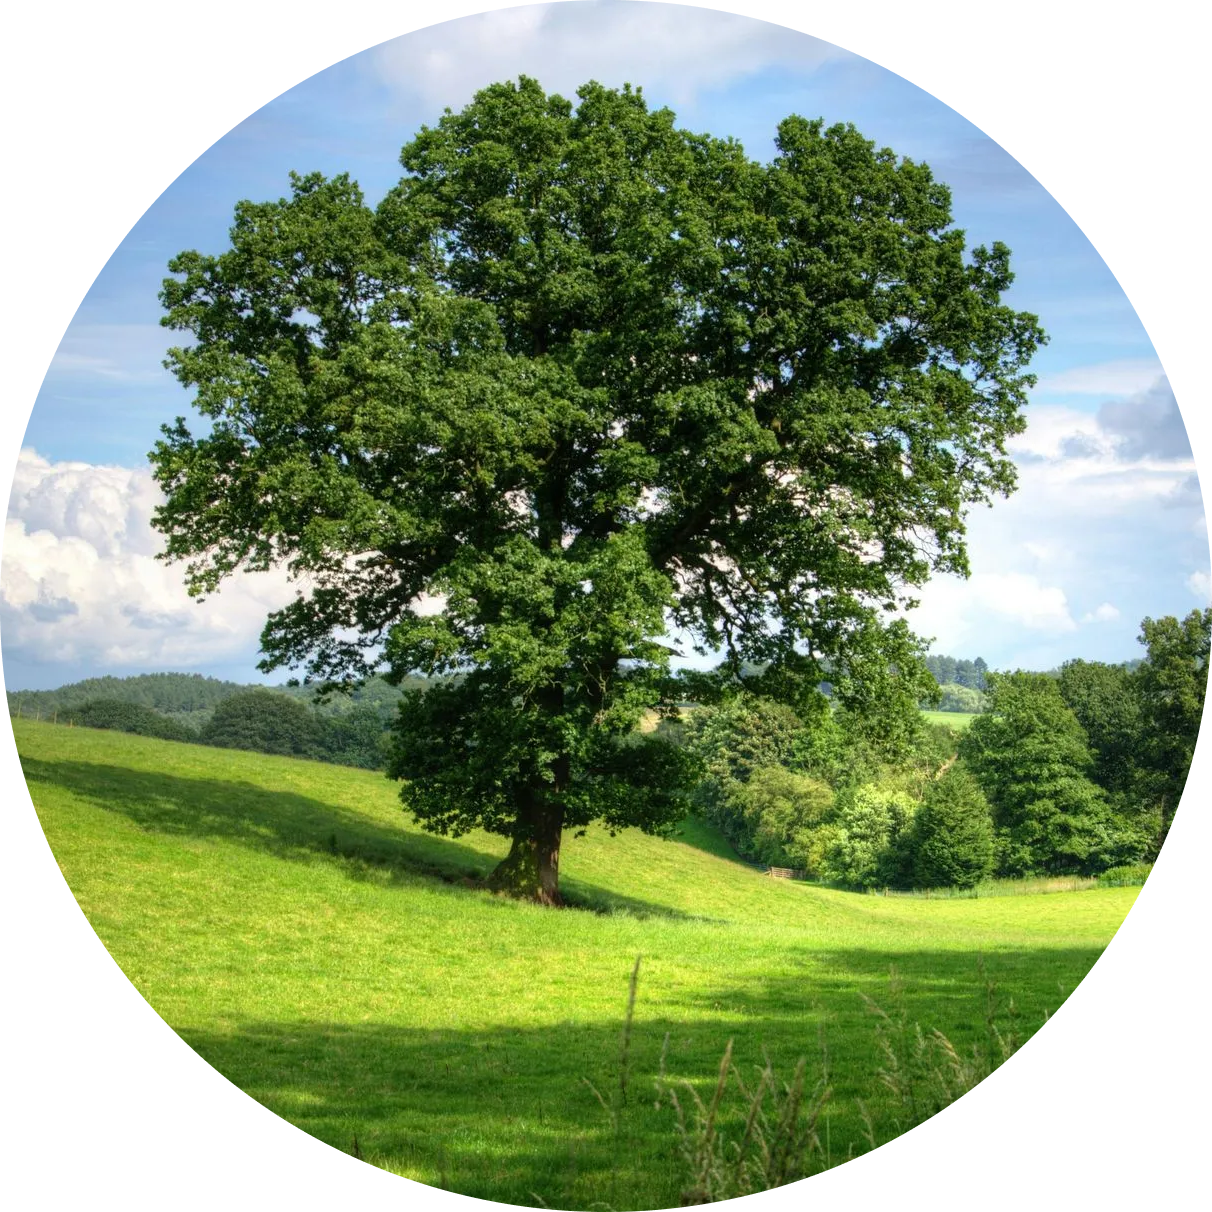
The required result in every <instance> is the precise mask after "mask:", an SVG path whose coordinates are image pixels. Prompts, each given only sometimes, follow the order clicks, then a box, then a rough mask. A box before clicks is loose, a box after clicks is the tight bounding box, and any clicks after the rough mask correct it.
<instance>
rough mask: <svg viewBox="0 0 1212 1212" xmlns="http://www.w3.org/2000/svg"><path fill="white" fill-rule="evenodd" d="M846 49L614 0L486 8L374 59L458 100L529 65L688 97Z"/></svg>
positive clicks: (567, 82)
mask: <svg viewBox="0 0 1212 1212" xmlns="http://www.w3.org/2000/svg"><path fill="white" fill-rule="evenodd" d="M845 55H847V52H846V51H843V50H841V49H840V48H838V47H836V46H833V45H832V44H830V43H828V42H822V41H820V40H819V39H816V38H811V37H808V36H807V35H805V34H799V33H796V32H794V31H792V30H788V29H784V28H782V27H781V26H777V25H770V24H767V23H765V22H761V21H755V20H753V19H752V18H750V17H742V16H737V15H734V14H732V13H720V12H715V11H713V10H710V9H697V8H687V7H684V6H681V5H666V4H648V3H645V4H631V3H618V2H610V3H576V4H572V3H565V4H549V5H547V4H544V5H527V6H525V7H521V8H508V9H499V10H497V11H495V12H490V13H480V14H478V15H477V16H474V17H466V18H463V19H462V20H458V21H451V22H447V23H444V24H442V25H435V26H430V27H429V28H428V29H423V30H418V31H417V32H415V33H412V34H407V35H405V36H404V37H402V38H396V39H393V40H392V41H390V42H385V43H383V44H382V45H381V46H379V47H376V48H375V49H374V50H373V51H372V52H371V53H370V54H369V55H368V56H367V60H368V62H369V63H370V64H371V65H372V66H373V70H374V71H376V73H377V74H378V75H379V76H380V77H381V78H382V79H383V80H385V81H386V82H387V83H388V84H389V85H391V86H392V87H393V88H394V89H395V90H396V91H397V92H399V93H402V94H405V95H408V96H411V97H415V98H418V99H420V100H422V101H424V102H425V103H426V104H427V105H429V106H435V105H443V106H444V105H449V106H451V107H452V108H456V109H457V108H459V107H461V106H462V105H464V104H466V103H467V102H468V101H470V100H471V98H472V95H473V94H474V93H475V91H476V90H477V89H480V88H483V87H484V86H485V85H487V84H490V83H492V82H493V81H495V80H505V79H515V78H516V77H517V76H518V75H521V74H525V75H528V76H534V77H535V78H536V79H538V80H539V81H540V83H542V85H543V87H544V88H545V89H547V91H548V92H559V93H562V94H563V95H565V96H567V97H570V98H571V97H572V96H573V94H574V93H575V90H576V89H577V87H578V86H579V85H581V84H584V83H585V82H586V81H587V80H590V79H595V80H599V81H601V82H602V83H603V84H607V85H612V86H617V85H621V84H623V83H624V82H631V83H635V84H644V85H647V86H648V87H650V88H654V89H660V90H661V91H663V92H665V93H666V94H668V95H669V96H671V97H672V98H673V100H674V101H675V102H677V103H679V104H684V103H686V102H688V101H690V100H692V99H693V98H694V97H695V96H696V95H697V94H698V93H699V92H701V91H702V90H704V89H708V88H715V87H719V86H721V85H724V84H727V83H728V82H729V81H731V80H735V79H738V78H740V77H743V76H746V75H749V74H751V73H753V72H756V71H758V70H760V69H763V68H770V67H774V66H777V65H779V64H795V65H796V66H798V67H799V68H801V69H804V68H812V67H814V66H816V65H817V64H820V63H823V62H825V60H827V59H833V58H840V57H842V56H845Z"/></svg>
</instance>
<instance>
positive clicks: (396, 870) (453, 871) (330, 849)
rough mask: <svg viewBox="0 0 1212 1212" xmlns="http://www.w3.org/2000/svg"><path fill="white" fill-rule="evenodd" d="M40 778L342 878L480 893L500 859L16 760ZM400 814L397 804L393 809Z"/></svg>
mask: <svg viewBox="0 0 1212 1212" xmlns="http://www.w3.org/2000/svg"><path fill="white" fill-rule="evenodd" d="M22 767H23V769H24V771H25V777H26V780H27V782H28V783H29V784H30V787H31V791H32V790H33V788H34V787H35V786H36V785H37V784H39V783H41V784H45V785H48V786H54V787H59V788H62V789H63V790H65V791H68V792H71V793H72V794H75V795H79V796H82V797H84V798H86V799H89V800H91V801H92V802H94V803H96V804H98V805H99V806H101V807H102V808H105V809H106V810H108V811H111V812H117V813H121V814H122V815H123V816H125V817H127V818H128V819H129V820H131V821H133V822H134V823H135V824H136V825H138V826H139V827H140V828H141V829H144V830H146V831H148V832H153V833H160V834H167V835H175V836H180V837H191V838H198V839H205V840H213V841H228V842H236V843H238V844H240V845H244V846H248V847H251V848H253V849H256V850H260V851H263V852H264V853H267V854H272V855H274V856H275V857H276V858H281V859H287V860H292V861H306V862H315V861H321V860H327V861H332V862H337V863H340V864H341V865H342V867H343V869H344V870H345V871H346V873H347V874H348V875H349V876H350V878H353V879H358V878H368V876H369V874H370V873H374V874H375V876H376V877H377V878H380V879H381V878H383V877H384V876H387V877H388V878H389V879H392V880H396V881H407V882H413V881H416V880H417V879H438V880H442V881H444V882H445V883H447V884H456V885H461V886H463V887H466V888H467V889H469V890H471V889H482V887H483V884H484V881H485V879H486V878H487V876H488V875H489V874H490V873H491V871H492V869H493V868H494V867H495V866H496V864H497V862H498V861H499V856H498V855H494V854H491V853H487V852H485V851H482V850H478V849H476V848H475V847H474V846H469V845H467V844H466V843H463V842H459V841H455V840H453V839H451V838H448V837H440V836H438V835H435V834H431V833H424V832H421V831H419V830H408V829H404V828H402V827H399V828H397V827H393V826H392V825H390V824H388V823H386V822H383V821H375V820H373V819H370V818H368V817H366V816H364V815H361V814H359V813H357V812H354V811H350V810H349V809H347V808H343V807H342V806H340V805H338V804H330V803H325V802H324V801H322V800H317V799H312V798H310V797H308V796H304V795H298V794H297V793H295V792H291V791H271V790H268V789H266V788H265V787H261V786H258V785H256V784H254V783H248V782H236V781H234V780H226V779H208V778H189V777H184V776H181V775H175V774H164V773H156V772H154V771H144V770H132V769H130V768H128V767H123V766H111V765H106V764H102V763H94V762H79V761H44V760H42V759H38V758H29V757H23V758H22ZM400 815H401V820H402V819H403V815H404V813H403V809H401V812H400ZM569 891H570V892H571V893H572V897H571V898H570V899H571V903H572V904H573V906H574V907H578V906H583V907H584V908H587V909H591V910H593V911H594V912H597V913H614V912H627V913H629V914H632V915H634V916H640V917H645V916H660V917H673V918H687V917H688V916H689V915H687V914H685V913H683V912H682V911H680V910H678V909H675V908H673V907H671V906H666V905H661V904H658V903H655V902H650V901H644V900H639V899H636V898H634V897H628V896H622V895H619V894H617V893H614V892H612V891H610V890H609V889H605V888H599V887H596V886H594V885H591V884H585V883H583V882H581V881H575V880H574V881H570V882H569Z"/></svg>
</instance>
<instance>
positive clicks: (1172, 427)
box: [1098, 378, 1191, 459]
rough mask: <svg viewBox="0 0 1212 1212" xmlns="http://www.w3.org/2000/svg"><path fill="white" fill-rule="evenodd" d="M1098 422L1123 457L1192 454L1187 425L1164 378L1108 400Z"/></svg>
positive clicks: (1184, 456) (1186, 455)
mask: <svg viewBox="0 0 1212 1212" xmlns="http://www.w3.org/2000/svg"><path fill="white" fill-rule="evenodd" d="M1098 422H1099V425H1100V426H1101V427H1102V429H1103V431H1104V432H1105V433H1107V434H1110V435H1111V437H1112V439H1113V440H1114V441H1115V442H1116V444H1117V449H1118V453H1119V454H1120V456H1121V457H1122V458H1126V459H1146V458H1158V459H1189V458H1191V443H1190V441H1189V440H1188V438H1187V427H1186V426H1185V425H1184V424H1183V419H1182V415H1181V414H1180V413H1179V411H1178V401H1177V400H1176V399H1175V398H1174V392H1173V390H1172V389H1171V387H1170V383H1169V381H1168V380H1167V379H1165V378H1161V379H1158V380H1157V381H1156V382H1155V383H1153V384H1151V385H1150V386H1149V387H1148V388H1147V389H1146V390H1145V391H1141V392H1137V393H1135V394H1134V395H1132V396H1130V397H1129V398H1128V399H1126V400H1109V401H1108V402H1107V403H1106V404H1104V405H1103V406H1102V407H1101V408H1100V409H1099V410H1098Z"/></svg>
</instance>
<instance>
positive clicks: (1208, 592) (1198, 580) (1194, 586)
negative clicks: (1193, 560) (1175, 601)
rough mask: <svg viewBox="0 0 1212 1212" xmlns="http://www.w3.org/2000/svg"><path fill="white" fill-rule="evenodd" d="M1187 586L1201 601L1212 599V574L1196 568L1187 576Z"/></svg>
mask: <svg viewBox="0 0 1212 1212" xmlns="http://www.w3.org/2000/svg"><path fill="white" fill-rule="evenodd" d="M1187 588H1188V589H1189V590H1190V591H1191V592H1192V593H1193V594H1195V596H1196V597H1197V598H1199V599H1200V601H1202V602H1207V601H1210V600H1212V574H1209V573H1207V572H1204V571H1203V570H1202V569H1197V570H1196V571H1195V572H1193V573H1192V574H1191V575H1190V576H1189V577H1188V578H1187Z"/></svg>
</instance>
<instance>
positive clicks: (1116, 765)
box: [1060, 661, 1145, 792]
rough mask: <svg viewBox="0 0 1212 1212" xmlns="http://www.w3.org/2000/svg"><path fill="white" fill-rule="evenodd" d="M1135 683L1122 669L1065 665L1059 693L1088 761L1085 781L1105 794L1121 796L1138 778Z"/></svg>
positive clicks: (1141, 739) (1139, 742)
mask: <svg viewBox="0 0 1212 1212" xmlns="http://www.w3.org/2000/svg"><path fill="white" fill-rule="evenodd" d="M1139 683H1140V679H1139V677H1138V676H1134V675H1133V674H1132V673H1130V672H1129V671H1128V669H1127V668H1125V666H1123V665H1106V664H1103V663H1101V662H1099V661H1066V662H1065V663H1064V664H1063V665H1062V666H1061V670H1060V692H1061V697H1062V698H1063V699H1064V700H1065V703H1066V705H1067V706H1068V707H1069V709H1070V710H1071V711H1072V712H1073V714H1074V715H1075V716H1076V717H1077V721H1078V723H1079V724H1081V726H1082V728H1083V729H1084V730H1085V733H1086V737H1087V739H1088V741H1089V744H1090V749H1091V753H1092V755H1093V758H1094V761H1093V764H1092V766H1091V768H1090V777H1091V778H1092V779H1093V780H1094V781H1095V782H1096V783H1097V784H1098V785H1099V786H1100V787H1102V788H1103V789H1104V790H1105V791H1108V792H1118V791H1127V790H1129V789H1130V788H1132V787H1133V786H1134V784H1135V783H1136V782H1137V780H1138V778H1139V758H1140V756H1141V753H1142V746H1143V744H1144V743H1145V740H1144V736H1143V731H1144V721H1143V719H1142V716H1141V704H1140V697H1139V694H1138V693H1137V691H1138V686H1139Z"/></svg>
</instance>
